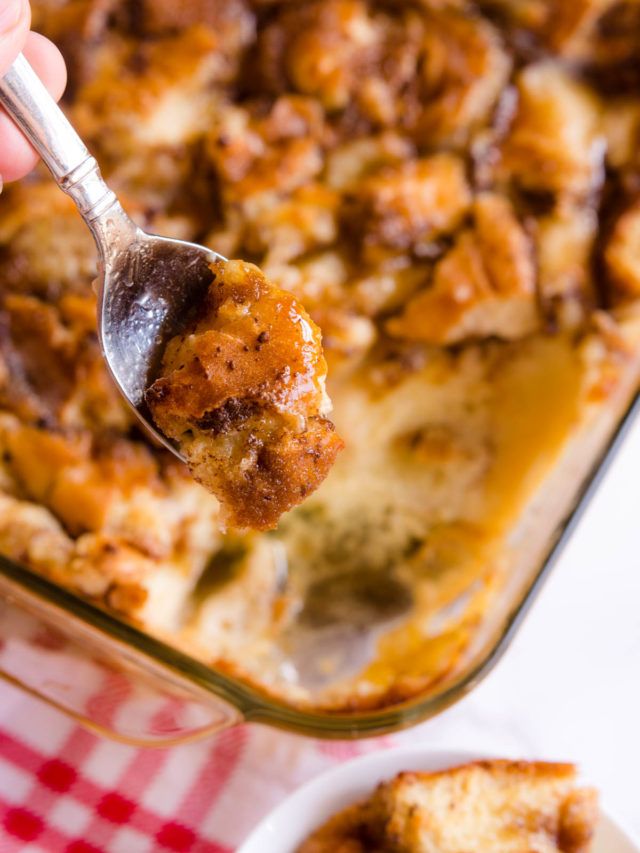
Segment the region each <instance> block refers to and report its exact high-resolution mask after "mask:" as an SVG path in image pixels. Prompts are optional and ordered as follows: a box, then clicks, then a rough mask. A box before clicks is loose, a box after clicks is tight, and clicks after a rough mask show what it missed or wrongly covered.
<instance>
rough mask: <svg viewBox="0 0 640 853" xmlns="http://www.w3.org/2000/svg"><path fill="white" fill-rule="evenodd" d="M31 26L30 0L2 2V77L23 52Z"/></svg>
mask: <svg viewBox="0 0 640 853" xmlns="http://www.w3.org/2000/svg"><path fill="white" fill-rule="evenodd" d="M30 24H31V9H30V7H29V3H28V0H0V75H2V74H4V72H5V71H6V70H7V69H8V68H9V66H10V65H11V63H12V62H13V60H14V59H15V58H16V56H17V55H18V54H19V53H20V51H21V50H22V48H23V46H24V43H25V40H26V38H27V33H28V32H29V26H30Z"/></svg>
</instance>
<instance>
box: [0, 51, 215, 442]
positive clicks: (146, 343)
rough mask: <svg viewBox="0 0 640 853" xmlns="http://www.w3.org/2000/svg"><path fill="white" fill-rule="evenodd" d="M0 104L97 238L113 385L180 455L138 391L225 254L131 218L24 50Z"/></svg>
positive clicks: (102, 329)
mask: <svg viewBox="0 0 640 853" xmlns="http://www.w3.org/2000/svg"><path fill="white" fill-rule="evenodd" d="M0 104H2V106H3V107H4V108H5V110H6V111H7V112H8V113H9V115H10V116H11V118H12V119H13V121H14V122H15V123H16V124H17V125H18V127H19V128H20V130H21V131H22V132H23V133H24V134H25V136H26V137H27V138H28V139H29V141H30V142H31V144H32V145H33V147H34V148H35V149H36V151H37V152H38V154H39V155H40V156H41V157H42V159H43V160H44V162H45V164H46V165H47V167H48V169H49V171H50V172H51V174H52V175H53V178H54V180H55V182H56V183H57V184H58V186H59V187H60V189H62V190H64V192H66V193H67V195H69V196H70V197H71V198H72V199H73V201H74V202H75V204H76V207H77V208H78V210H79V211H80V215H81V216H82V218H83V219H84V221H85V222H86V223H87V225H88V226H89V229H90V230H91V233H92V234H93V237H94V240H95V241H96V245H97V247H98V256H99V260H98V279H97V283H96V289H97V294H98V335H99V338H100V345H101V347H102V352H103V355H104V358H105V360H106V362H107V365H108V367H109V370H110V372H111V375H112V376H113V378H114V380H115V382H116V385H117V386H118V388H119V389H120V391H121V393H122V394H123V396H124V397H125V399H126V400H127V402H128V403H129V404H130V405H131V407H132V408H133V410H134V411H135V413H136V414H137V415H138V417H139V418H140V420H141V421H142V422H143V424H144V426H145V427H146V428H147V430H148V431H150V432H151V433H152V434H153V435H154V436H155V437H156V438H157V439H158V440H159V441H161V442H162V443H163V444H164V445H165V446H166V447H168V448H169V449H170V450H172V451H173V452H174V453H175V454H176V455H177V456H180V453H179V452H178V450H177V448H176V446H175V445H174V444H173V443H172V442H170V441H169V440H168V439H167V438H165V436H164V435H162V433H160V432H158V430H157V429H156V428H155V427H154V425H153V423H152V421H151V420H150V417H149V413H148V411H147V408H146V406H145V402H144V392H145V390H146V389H147V388H148V386H149V385H150V384H151V382H152V381H153V380H154V378H155V376H156V373H157V370H158V367H159V364H160V360H161V358H162V354H163V351H164V345H165V343H166V341H167V340H168V339H169V338H170V337H172V336H173V335H175V334H177V333H178V332H179V331H180V330H181V329H182V328H183V325H184V319H185V314H186V312H187V310H188V308H189V306H190V305H192V304H193V303H194V301H196V300H197V299H198V298H199V297H200V296H202V295H203V294H204V292H205V290H206V288H207V286H208V285H209V283H210V282H211V279H212V273H211V270H210V269H209V264H210V263H211V262H212V261H214V260H216V259H221V260H225V259H224V258H223V257H222V256H221V255H218V254H216V253H215V252H212V251H211V250H210V249H206V248H205V247H204V246H198V245H196V244H195V243H186V242H185V241H183V240H170V239H168V238H166V237H157V236H154V235H152V234H147V233H146V232H145V231H143V230H142V229H140V228H138V226H137V225H135V223H134V222H132V220H131V219H130V218H129V217H128V216H127V214H126V213H125V212H124V210H123V208H122V206H121V205H120V202H119V201H118V199H117V198H116V196H115V193H114V192H113V191H112V190H111V189H109V187H108V186H107V185H106V183H105V182H104V181H103V179H102V177H101V175H100V170H99V168H98V164H97V163H96V161H95V159H94V158H93V157H92V156H91V155H90V154H89V152H88V150H87V148H86V146H85V144H84V143H83V142H82V140H81V139H80V137H79V136H78V134H77V133H76V131H75V130H74V129H73V127H72V126H71V124H70V122H69V121H68V119H67V118H66V116H65V115H64V113H63V112H62V110H61V109H60V108H59V107H58V105H57V104H56V102H55V101H54V100H53V98H52V97H51V95H50V94H49V93H48V92H47V90H46V88H45V87H44V85H43V83H42V82H41V81H40V79H39V78H38V76H37V75H36V73H35V71H34V70H33V68H32V67H31V66H30V65H29V63H28V62H27V60H26V59H25V58H24V56H22V55H20V56H18V58H17V59H16V61H15V62H14V63H13V65H12V66H11V68H9V70H8V71H7V73H6V74H5V76H4V77H3V78H0ZM181 458H182V457H181Z"/></svg>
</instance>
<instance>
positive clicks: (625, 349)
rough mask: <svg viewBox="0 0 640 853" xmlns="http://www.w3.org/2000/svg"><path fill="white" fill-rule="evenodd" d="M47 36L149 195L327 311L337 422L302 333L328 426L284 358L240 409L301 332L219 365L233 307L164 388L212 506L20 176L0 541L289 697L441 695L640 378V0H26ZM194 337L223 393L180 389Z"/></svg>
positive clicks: (135, 192)
mask: <svg viewBox="0 0 640 853" xmlns="http://www.w3.org/2000/svg"><path fill="white" fill-rule="evenodd" d="M34 28H35V29H39V30H41V31H42V32H44V33H45V34H46V35H48V36H49V37H50V38H51V39H53V40H54V41H56V42H57V43H58V44H59V45H60V47H61V48H62V50H63V52H65V55H66V59H67V62H68V64H69V70H70V80H69V86H68V91H67V95H66V106H65V109H66V110H67V111H68V113H69V115H70V116H71V117H72V120H73V121H74V123H75V124H76V126H77V127H78V129H79V131H80V133H81V134H82V135H83V136H84V137H85V138H86V139H87V140H88V142H89V144H90V146H91V148H92V151H93V153H94V154H95V155H96V157H97V159H98V160H99V162H100V164H101V167H102V170H103V172H104V173H105V175H106V177H107V179H108V180H109V182H110V183H111V184H112V185H113V187H114V189H115V190H116V191H117V192H118V194H119V196H120V197H121V199H122V201H123V204H124V206H125V207H126V209H127V210H128V211H129V212H130V213H131V214H132V215H133V217H134V218H135V219H136V220H137V221H138V222H139V223H140V224H141V225H142V226H143V227H144V228H146V229H147V230H150V231H155V232H157V233H163V234H168V235H170V236H174V237H182V238H185V239H188V240H193V241H195V242H199V243H203V244H205V245H209V246H211V248H212V249H214V250H215V251H217V252H220V253H221V254H223V255H224V256H226V257H232V258H242V259H243V260H244V261H245V262H247V263H250V264H253V263H255V264H257V265H258V266H259V267H260V268H261V269H262V270H263V271H264V274H265V276H266V277H267V279H268V280H269V281H270V282H273V284H274V285H275V286H276V287H278V288H281V289H283V290H284V291H287V292H288V293H289V294H290V299H291V305H292V306H298V305H304V306H305V308H306V310H307V311H308V312H309V315H310V317H311V320H310V321H309V323H308V324H307V325H308V330H305V332H304V333H305V334H306V333H307V331H308V332H309V334H310V335H311V337H312V338H314V336H315V335H316V334H317V332H316V324H317V326H318V327H319V328H320V329H321V330H322V335H323V346H324V350H325V355H326V358H327V361H328V364H329V380H328V385H327V389H328V392H329V396H330V397H331V399H332V401H333V413H332V420H333V422H334V423H335V425H336V432H332V431H331V430H330V429H329V428H328V426H327V424H326V422H325V421H324V415H325V409H324V391H323V387H322V385H323V382H322V380H323V374H324V366H323V363H322V362H321V361H320V360H319V357H317V358H316V356H317V352H316V351H315V350H314V349H313V347H312V351H311V353H310V354H309V353H307V355H308V357H309V358H308V359H307V355H302V354H301V365H302V366H301V368H300V372H301V374H302V375H301V377H300V383H299V384H296V386H295V387H296V393H299V394H300V397H299V398H298V400H299V402H300V406H301V407H303V408H304V412H303V411H302V408H301V409H300V411H299V413H301V414H303V415H304V417H306V418H307V426H308V427H309V428H310V429H311V431H310V432H309V433H308V434H307V439H306V440H308V441H309V442H310V444H308V445H305V446H304V447H302V446H301V445H300V433H299V432H298V431H297V429H298V427H295V428H294V426H293V425H292V423H289V422H288V421H287V422H285V421H284V420H283V419H282V418H281V417H280V414H278V415H277V417H276V416H275V415H273V408H272V407H271V408H269V407H270V406H271V403H272V402H273V400H274V399H275V398H276V397H277V395H278V393H279V390H280V389H279V386H278V383H277V381H275V380H274V384H273V385H271V386H269V387H266V388H264V389H263V393H262V396H259V397H258V398H255V399H254V398H252V402H251V404H247V405H244V404H242V405H241V404H240V403H239V402H238V399H239V395H238V394H237V393H236V391H235V390H234V387H235V385H234V383H235V382H236V381H239V380H243V381H244V380H247V381H248V382H249V384H251V386H252V387H254V384H255V382H254V379H255V375H254V374H253V373H252V371H254V370H255V371H258V370H260V369H266V368H267V367H269V366H272V367H273V368H274V370H279V369H281V367H282V366H281V365H280V362H279V361H278V359H279V358H280V356H279V354H278V353H279V350H278V347H279V346H280V344H279V342H278V334H279V333H278V334H276V335H274V336H273V337H271V336H270V337H269V340H265V339H264V336H262V338H263V339H262V340H259V337H260V335H261V332H262V331H264V330H262V329H260V330H259V331H258V332H256V346H258V345H259V346H260V347H261V348H260V350H255V349H254V350H251V349H250V352H249V353H246V352H244V350H243V351H242V352H241V353H238V370H235V358H234V357H232V356H225V359H224V360H225V361H229V360H231V361H233V362H234V370H233V371H231V370H229V369H227V368H226V364H225V365H224V366H223V367H224V369H222V370H221V369H220V368H219V366H218V365H217V361H218V360H219V359H217V355H220V354H217V355H216V350H215V347H216V346H218V345H219V341H218V343H216V338H217V337H219V336H220V335H221V334H223V333H224V326H225V324H226V323H228V322H235V320H233V319H232V318H230V317H229V316H226V315H225V314H224V311H225V310H226V309H225V296H224V294H219V295H218V296H216V295H215V294H213V295H211V299H210V302H209V303H208V305H207V306H206V311H205V314H204V315H203V316H202V317H199V318H196V320H195V321H194V323H195V325H194V327H193V328H192V329H189V330H188V333H187V335H186V336H185V337H184V338H181V339H178V340H176V341H174V342H173V343H172V345H171V347H170V349H169V351H168V354H167V356H166V359H165V364H164V366H163V375H162V376H161V377H160V378H159V379H158V383H157V384H156V386H154V388H153V389H152V391H151V397H150V400H149V402H150V404H151V406H152V408H153V407H154V406H155V407H156V417H157V418H158V419H159V421H162V422H163V424H164V426H163V428H164V429H166V430H167V432H169V433H171V434H173V435H174V436H175V437H178V438H181V437H184V436H186V437H187V439H188V443H189V449H188V452H187V455H188V456H189V458H190V459H191V464H192V465H193V466H195V467H199V466H200V465H202V464H204V463H205V462H206V459H205V458H204V455H205V454H204V453H203V449H202V443H201V440H202V432H203V431H208V432H207V435H208V436H209V438H211V436H213V441H214V445H213V447H214V449H213V450H212V451H210V452H212V453H213V456H214V457H215V459H217V460H218V461H220V460H222V461H223V462H224V465H223V466H222V467H221V468H220V471H219V472H218V474H219V476H221V477H224V478H226V479H225V483H224V494H225V495H227V501H226V503H225V501H224V495H222V494H221V496H222V497H223V504H222V509H221V505H220V504H219V502H218V500H217V499H216V498H215V497H214V496H213V495H211V494H209V493H208V492H207V491H205V490H204V489H203V488H202V487H201V486H200V485H198V484H197V483H196V482H194V481H193V480H192V479H191V477H190V476H189V474H188V472H187V470H186V468H185V467H184V466H183V465H181V464H180V462H179V461H178V460H177V459H176V458H174V457H173V456H172V455H171V454H170V453H169V452H168V451H166V450H164V449H163V448H159V447H156V446H154V445H152V444H150V443H149V441H148V440H147V438H146V437H145V435H143V434H142V433H141V431H140V429H139V426H138V424H137V422H136V420H135V418H134V417H133V416H132V414H131V413H130V412H129V410H128V409H127V407H126V405H125V404H124V402H123V401H122V400H121V399H120V396H119V395H118V393H117V391H116V390H115V388H114V386H113V385H112V384H111V382H110V380H109V377H108V374H107V370H106V368H105V366H104V364H103V361H102V358H101V355H100V350H99V344H98V340H97V336H96V327H95V297H94V294H93V291H92V287H91V284H92V279H93V277H94V274H95V273H94V270H95V253H94V248H93V246H92V244H91V238H90V236H89V234H88V232H86V229H85V226H84V224H83V223H82V221H81V220H80V218H79V217H78V215H77V213H76V211H75V209H74V208H73V206H72V203H71V202H70V201H69V200H68V199H67V198H66V197H65V196H64V195H63V194H61V193H60V192H59V190H58V189H57V188H56V187H55V186H54V185H53V183H52V182H51V181H50V180H49V179H48V178H47V177H46V176H45V175H44V174H40V175H36V176H35V177H32V178H31V179H29V180H26V181H23V182H21V183H20V184H17V185H15V186H11V187H10V188H8V189H7V190H6V192H5V193H3V195H2V197H0V282H1V285H2V294H1V306H0V407H1V411H0V445H1V447H0V450H1V459H2V464H1V467H0V490H1V493H0V510H1V511H0V551H1V552H2V553H3V554H5V555H7V556H8V557H10V558H12V559H13V560H15V561H19V562H21V563H23V564H25V565H26V566H28V567H30V568H31V569H32V570H34V571H36V572H39V573H41V574H43V575H45V576H46V577H48V578H49V579H51V580H53V581H54V582H56V583H59V584H61V585H62V586H64V587H66V588H67V589H71V590H73V591H74V592H76V593H77V594H79V595H81V596H84V597H87V598H89V599H91V600H92V601H94V602H96V603H97V604H99V605H100V606H103V607H106V608H108V609H110V610H111V611H113V612H114V613H117V614H119V615H120V616H121V617H122V618H123V619H126V620H129V621H131V622H133V623H134V624H136V625H139V626H142V628H143V629H144V630H146V631H148V632H149V633H151V634H153V635H155V636H158V637H161V638H163V639H164V640H165V641H167V642H170V643H172V644H173V645H175V646H177V647H179V648H180V649H182V650H186V651H187V652H188V653H189V654H190V655H192V656H195V657H196V658H198V659H200V660H202V661H205V662H207V663H208V664H210V665H211V666H212V667H214V668H215V669H216V670H218V671H224V672H225V673H229V674H231V675H233V676H234V677H237V678H239V679H242V680H244V681H245V682H246V683H249V684H251V685H253V686H254V687H255V688H256V689H259V690H261V691H263V692H265V693H268V694H269V695H271V696H275V697H277V698H278V699H279V700H280V701H282V702H285V703H288V704H289V705H294V706H296V707H298V708H307V709H313V710H321V711H327V712H329V711H330V712H341V713H351V712H357V711H361V710H366V709H382V708H385V707H388V706H391V705H394V704H396V703H400V702H403V701H406V700H410V699H412V698H415V697H418V696H426V695H429V693H430V692H433V691H436V690H441V689H443V686H444V685H447V684H449V683H451V682H452V681H453V680H454V679H455V678H456V677H458V676H459V675H460V673H462V672H464V671H465V668H468V667H469V665H470V661H472V660H473V659H474V655H476V654H477V653H478V650H479V649H481V648H483V647H484V645H485V644H486V643H487V642H488V639H489V638H491V637H493V636H494V635H495V634H496V632H498V631H499V630H500V629H501V626H503V625H504V624H505V622H506V620H507V619H508V616H509V613H510V611H511V609H512V607H513V602H514V601H515V600H517V598H518V596H519V595H520V593H521V591H522V589H524V588H525V587H526V586H527V584H528V583H529V582H530V580H531V577H532V573H533V572H534V571H535V570H536V567H538V566H539V564H540V561H541V560H542V559H543V557H544V556H545V555H546V554H547V553H548V550H549V547H550V543H551V542H552V541H553V539H554V536H555V533H556V531H557V529H558V526H559V525H560V524H561V523H562V521H563V519H564V518H565V517H566V515H567V514H568V512H569V511H570V509H571V507H572V506H573V504H574V501H575V498H576V495H577V493H578V492H579V490H580V488H581V484H582V483H583V481H584V479H585V477H586V476H587V474H588V473H589V472H590V470H591V469H592V467H593V465H594V463H595V462H596V461H597V459H598V457H599V455H600V453H601V452H602V448H603V447H604V445H605V444H606V443H607V441H608V440H609V437H610V435H611V433H612V431H613V430H614V428H615V426H616V424H617V423H618V422H619V420H620V417H621V415H622V413H623V412H624V411H625V410H626V408H627V406H628V404H629V401H630V400H631V398H632V397H633V396H634V394H635V392H636V389H637V386H638V376H639V373H640V315H639V312H638V306H639V304H640V303H639V297H640V240H639V239H638V236H639V235H640V180H639V179H640V159H639V156H638V151H639V150H640V146H639V145H638V142H639V140H640V97H639V96H638V94H637V93H638V91H639V90H638V83H640V64H638V62H637V60H636V48H637V46H638V45H639V44H640V4H638V3H636V2H634V0H625V2H613V0H580V2H575V3H570V4H569V3H563V2H561V0H523V1H522V2H518V3H515V2H508V0H482V1H481V0H478V2H470V0H304V2H303V0H300V2H291V0H189V2H181V3H175V2H170V0H153V2H152V0H137V2H135V3H133V2H127V0H68V2H60V0H36V2H35V4H34ZM251 269H253V267H252V268H251ZM236 272H237V268H236ZM230 275H233V268H232V269H231V271H230ZM225 276H226V273H225ZM221 280H222V282H223V285H224V286H225V287H226V286H227V284H230V285H232V284H233V282H226V279H225V278H223V279H221ZM261 282H262V279H261V278H260V277H259V276H258V274H257V273H255V281H254V285H255V288H256V290H255V293H254V296H255V295H256V294H257V295H258V296H260V294H261V293H262V292H263V291H262V290H261V287H262V284H261ZM223 289H224V288H223ZM265 298H266V297H265ZM227 307H228V306H227ZM263 307H265V306H263ZM265 310H269V309H268V305H267V306H266V307H265ZM295 310H298V309H297V308H296V309H295ZM300 310H302V309H300ZM199 323H200V325H198V324H199ZM301 334H303V330H302V329H301ZM207 341H208V342H209V343H207ZM210 344H213V350H211V348H210V346H209V345H210ZM199 350H200V351H201V352H205V351H206V352H207V357H210V363H211V364H210V367H211V369H210V370H209V371H208V373H207V377H208V378H209V379H212V380H214V381H215V383H219V384H220V389H219V390H220V392H221V395H222V396H221V397H220V400H223V398H224V399H235V400H236V402H234V403H233V404H231V405H230V406H229V405H227V406H222V405H221V406H217V407H215V406H214V408H213V410H211V411H209V410H205V409H203V408H202V406H201V405H200V404H201V402H202V401H201V400H199V399H198V395H197V393H195V391H194V396H193V397H190V398H189V399H188V400H187V399H186V398H185V399H183V398H181V397H180V393H178V392H179V388H180V380H179V378H178V377H177V376H176V375H175V371H176V370H179V369H180V366H181V365H183V364H184V365H185V367H184V370H185V371H189V370H192V369H193V370H195V357H196V356H197V355H198V351H199ZM314 353H315V354H314ZM257 356H259V358H258V357H257ZM305 359H307V360H306V361H305ZM314 359H315V360H314ZM178 362H179V363H178ZM240 367H241V368H242V369H241V370H240ZM194 375H200V374H197V373H196V374H194ZM274 376H276V373H274ZM192 378H193V377H192ZM175 383H177V384H175ZM161 389H164V390H161ZM167 390H169V393H166V391H167ZM174 392H175V393H174ZM245 402H246V401H245ZM265 407H266V408H268V409H269V412H271V414H270V415H269V416H268V417H267V416H266V415H265ZM223 409H224V410H223ZM269 418H271V420H270V419H269ZM193 425H195V429H194V428H193ZM189 430H191V433H190V434H189ZM256 434H258V438H259V442H262V444H261V445H260V446H261V447H263V448H264V447H266V448H269V447H275V448H276V452H275V453H274V454H271V455H270V454H269V452H268V451H265V452H263V453H262V455H261V454H260V451H259V450H257V449H256V448H255V447H254V446H253V445H252V444H251V442H253V441H254V440H255V437H256ZM337 436H340V437H341V439H343V440H344V445H345V446H344V449H343V450H342V451H341V452H340V453H339V454H338V455H337V459H336V463H335V465H334V466H333V468H332V470H331V471H330V472H329V474H328V476H327V477H326V479H325V480H324V482H322V483H321V484H320V485H319V486H318V488H317V489H316V490H315V491H313V493H312V494H311V492H312V490H313V488H314V487H315V486H316V485H318V484H319V483H320V480H322V478H323V476H324V475H325V473H326V470H325V468H324V467H323V465H324V462H320V461H319V460H325V459H327V458H332V457H333V456H335V455H336V451H337V449H338V447H339V443H340V439H338V438H337ZM301 454H302V456H301ZM327 454H328V455H327ZM301 458H303V459H304V461H303V462H300V459H301ZM239 459H242V464H245V463H246V465H247V466H248V467H247V470H248V471H249V472H250V473H251V475H252V476H253V480H252V481H251V482H252V483H253V486H252V487H251V488H250V489H249V488H246V487H245V486H246V482H247V480H246V478H245V479H244V480H243V479H242V478H241V477H240V470H239V468H238V466H236V464H235V463H236V461H237V460H239ZM216 476H217V475H216ZM201 478H202V479H203V480H205V479H206V475H205V474H203V475H202V477H201ZM249 480H251V478H249ZM216 485H218V486H219V483H216V484H214V488H215V487H216ZM257 494H259V497H258V498H257V497H256V495H257ZM302 497H306V499H305V500H304V502H303V503H302V504H301V505H300V506H297V507H296V508H295V509H293V510H291V511H290V512H288V513H287V514H285V515H284V516H283V517H282V518H281V519H280V523H279V526H278V528H277V530H275V531H269V532H260V533H256V532H251V533H249V532H241V531H240V530H238V529H237V528H239V527H244V526H247V523H248V521H250V522H251V523H252V524H253V525H254V526H257V527H263V528H267V527H271V526H273V524H274V523H275V521H276V518H277V516H278V515H279V513H280V512H281V511H282V510H284V509H287V508H289V507H292V506H293V505H294V504H296V503H299V501H300V499H301V498H302ZM271 504H272V506H270V505H271ZM225 527H228V530H226V532H223V530H224V528H225Z"/></svg>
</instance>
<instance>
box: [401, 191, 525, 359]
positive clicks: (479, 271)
mask: <svg viewBox="0 0 640 853" xmlns="http://www.w3.org/2000/svg"><path fill="white" fill-rule="evenodd" d="M537 326H538V315H537V309H536V298H535V270H534V264H533V257H532V252H531V246H530V244H529V240H528V238H527V236H526V235H525V233H524V231H523V229H522V227H521V225H520V224H519V222H518V220H517V219H516V217H515V215H514V213H513V210H512V209H511V206H510V204H509V202H508V201H507V200H506V199H504V198H502V197H501V196H497V195H493V194H491V193H485V194H483V195H481V196H479V197H478V199H477V200H476V202H475V205H474V227H473V228H471V229H468V230H466V231H463V232H462V234H461V235H460V237H458V239H457V240H456V242H455V244H454V246H453V248H452V249H451V251H450V252H448V253H447V254H446V255H445V257H444V258H443V259H442V260H441V261H440V262H439V263H438V265H437V266H436V269H435V272H434V276H433V282H432V284H431V287H430V288H428V289H427V290H425V291H421V292H420V293H418V294H417V295H416V296H415V297H414V298H413V299H412V300H410V301H409V303H408V304H407V305H406V307H405V310H404V313H403V314H402V315H401V316H400V317H398V318H394V319H392V320H390V321H389V323H388V329H389V331H390V332H391V334H393V335H396V336H398V337H405V338H409V339H411V340H418V341H426V342H428V343H437V344H443V343H444V344H452V343H457V342H458V341H461V340H465V339H467V338H472V337H485V336H487V335H497V336H499V337H502V338H506V339H513V338H520V337H523V336H524V335H526V334H529V333H530V332H532V331H534V330H535V329H536V328H537Z"/></svg>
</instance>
